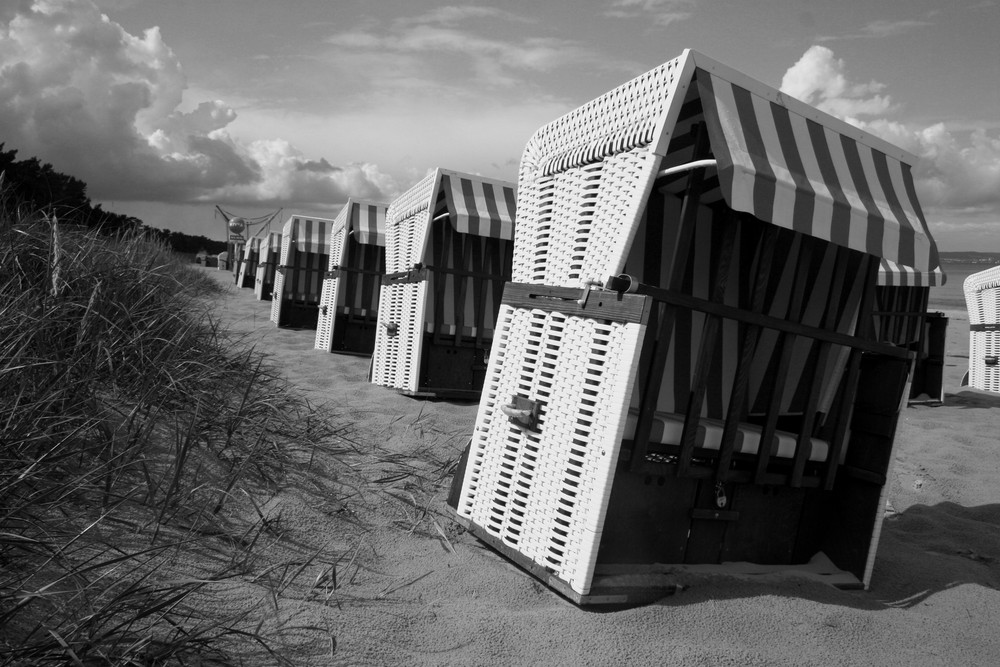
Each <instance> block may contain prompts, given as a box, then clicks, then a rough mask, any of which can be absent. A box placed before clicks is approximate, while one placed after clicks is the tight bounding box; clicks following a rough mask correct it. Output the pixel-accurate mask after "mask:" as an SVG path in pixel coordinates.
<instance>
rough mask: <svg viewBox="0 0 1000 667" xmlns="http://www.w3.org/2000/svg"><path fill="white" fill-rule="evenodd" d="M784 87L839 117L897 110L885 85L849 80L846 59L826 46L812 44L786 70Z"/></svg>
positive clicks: (792, 94) (782, 88)
mask: <svg viewBox="0 0 1000 667" xmlns="http://www.w3.org/2000/svg"><path fill="white" fill-rule="evenodd" d="M781 90H782V92H785V93H788V94H789V95H791V96H792V97H796V98H798V99H800V100H802V101H803V102H807V103H809V104H811V105H813V106H815V107H816V108H818V109H821V110H823V111H826V112H827V113H829V114H831V115H834V116H837V117H840V118H852V119H856V118H859V117H862V116H881V115H884V114H886V113H889V112H891V111H894V110H895V109H894V107H893V104H892V100H891V99H890V97H889V96H888V95H883V94H882V91H884V90H885V85H883V84H881V83H878V82H877V81H869V82H868V83H853V82H851V81H849V79H848V77H847V71H846V67H845V65H844V61H843V60H840V59H838V58H836V57H835V56H834V55H833V51H831V50H830V49H828V48H827V47H825V46H811V47H809V49H808V50H807V51H806V52H805V54H804V55H803V56H802V57H801V58H799V60H798V62H796V63H795V64H794V65H792V66H791V67H790V68H789V69H788V71H786V72H785V75H784V76H783V77H782V79H781Z"/></svg>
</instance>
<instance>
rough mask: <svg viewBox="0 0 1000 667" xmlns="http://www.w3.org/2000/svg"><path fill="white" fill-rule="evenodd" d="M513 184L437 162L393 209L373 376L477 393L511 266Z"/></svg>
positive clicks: (394, 383)
mask: <svg viewBox="0 0 1000 667" xmlns="http://www.w3.org/2000/svg"><path fill="white" fill-rule="evenodd" d="M514 207H515V190H514V185H513V184H512V183H507V182H505V181H497V180H493V179H488V178H482V177H479V176H473V175H471V174H463V173H459V172H455V171H449V170H446V169H437V170H435V171H434V172H433V173H431V174H429V175H428V176H427V177H426V178H424V179H423V180H422V181H420V182H419V183H417V184H416V185H415V186H413V187H412V188H410V189H409V190H407V191H406V192H404V193H403V194H402V195H400V196H399V197H398V198H397V199H396V200H395V201H393V202H392V204H391V205H390V206H389V211H388V213H387V216H386V275H385V278H384V279H383V282H382V292H381V298H380V300H379V312H378V328H377V331H376V337H375V351H374V354H373V355H372V374H371V380H372V382H373V383H375V384H379V385H382V386H386V387H392V388H395V389H397V390H398V391H400V392H402V393H405V394H408V395H411V396H428V397H429V396H436V397H454V398H477V397H478V396H479V393H480V391H481V389H482V383H483V378H484V376H485V370H486V358H487V357H488V355H489V349H490V345H491V344H492V341H493V336H494V329H495V328H496V315H497V309H498V308H499V307H500V299H501V296H502V294H503V287H504V284H505V282H506V281H507V280H509V279H510V275H511V257H512V252H513V240H512V239H513V236H514Z"/></svg>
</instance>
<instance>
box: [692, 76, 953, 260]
mask: <svg viewBox="0 0 1000 667" xmlns="http://www.w3.org/2000/svg"><path fill="white" fill-rule="evenodd" d="M717 71H718V70H717V69H716V68H713V71H711V72H710V71H708V70H706V69H702V68H700V67H699V68H697V69H696V70H695V80H696V82H697V86H698V91H699V94H700V97H701V101H702V106H703V108H704V113H705V120H706V123H707V126H708V131H709V139H710V142H711V146H712V151H713V153H714V154H715V158H716V159H717V160H718V167H719V180H720V183H721V188H722V193H723V197H724V198H725V200H726V202H727V203H728V204H729V206H730V207H731V208H733V209H735V210H738V211H745V212H748V213H751V214H753V215H754V216H755V217H757V218H760V219H761V220H764V221H766V222H770V223H772V224H775V225H779V226H781V227H787V228H789V229H794V230H796V231H799V232H803V233H806V234H810V235H812V236H815V237H818V238H821V239H824V240H827V241H831V242H833V243H836V244H837V245H841V246H846V247H848V248H852V249H855V250H860V251H862V252H866V253H870V254H874V255H876V256H878V257H882V258H885V259H888V260H890V261H892V262H894V263H896V264H900V265H904V266H908V267H913V268H914V269H916V270H918V271H930V270H931V269H932V267H936V266H939V264H940V262H939V261H938V257H937V248H936V246H935V245H934V241H933V240H932V238H931V235H930V233H929V231H928V227H927V222H926V220H925V219H924V216H923V212H922V211H921V208H920V203H919V202H918V201H917V196H916V193H915V191H914V187H913V176H912V174H911V173H910V165H909V164H906V163H905V162H903V161H902V160H900V159H898V158H897V157H895V156H892V155H889V154H887V152H885V151H884V150H880V149H879V148H874V147H873V146H882V147H886V146H887V145H886V144H884V142H881V141H880V140H878V139H876V138H875V137H873V136H871V135H869V134H867V133H865V132H864V131H862V130H860V129H855V128H849V126H846V125H845V124H843V123H840V122H839V121H836V119H833V118H832V117H829V116H826V115H825V114H822V113H821V112H818V111H816V110H815V109H812V108H811V107H807V106H806V105H804V104H802V103H799V102H797V101H796V100H792V99H788V98H786V97H784V96H783V95H782V94H781V93H778V92H777V91H774V90H772V89H769V88H767V87H766V86H763V84H758V85H753V84H755V83H756V82H753V84H752V83H747V85H748V86H752V87H753V88H754V90H751V89H749V88H747V87H743V86H740V85H736V84H734V83H732V82H731V81H729V80H727V79H726V78H723V77H721V76H718V75H717V74H716V72H717ZM733 78H735V77H733ZM744 78H745V77H744ZM741 82H742V80H741ZM757 88H759V89H760V90H756V89H757ZM848 133H849V134H848ZM886 150H889V148H886ZM898 153H902V151H898Z"/></svg>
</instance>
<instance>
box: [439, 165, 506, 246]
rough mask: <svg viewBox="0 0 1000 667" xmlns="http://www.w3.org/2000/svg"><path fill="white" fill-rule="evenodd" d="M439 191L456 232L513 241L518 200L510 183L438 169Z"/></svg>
mask: <svg viewBox="0 0 1000 667" xmlns="http://www.w3.org/2000/svg"><path fill="white" fill-rule="evenodd" d="M441 190H443V191H444V194H445V202H446V203H447V206H448V212H449V213H451V223H452V225H454V227H455V229H456V231H459V232H462V233H465V234H475V235H477V236H488V237H491V238H501V239H507V240H508V241H509V240H511V239H513V238H514V212H515V209H516V199H517V198H516V196H515V186H514V184H513V183H507V182H506V181H497V180H492V179H486V178H482V177H479V176H472V175H471V174H460V173H458V172H450V171H445V170H441Z"/></svg>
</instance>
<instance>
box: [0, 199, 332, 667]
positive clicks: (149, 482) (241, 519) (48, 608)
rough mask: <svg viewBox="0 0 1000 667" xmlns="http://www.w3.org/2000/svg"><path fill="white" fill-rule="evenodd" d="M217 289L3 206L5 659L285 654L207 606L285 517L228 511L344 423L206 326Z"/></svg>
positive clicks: (1, 633) (276, 480)
mask: <svg viewBox="0 0 1000 667" xmlns="http://www.w3.org/2000/svg"><path fill="white" fill-rule="evenodd" d="M7 203H8V204H9V202H7ZM0 208H3V209H5V210H15V211H16V210H17V207H14V206H9V205H8V206H3V207H0ZM218 289H219V288H218V284H217V283H216V282H215V281H213V280H212V279H211V278H209V277H207V276H205V275H204V273H203V272H202V271H200V270H198V269H196V268H194V267H191V266H189V265H185V264H184V263H182V262H181V261H180V260H179V259H178V258H176V257H175V256H174V255H173V254H171V253H170V251H169V250H168V249H167V248H166V247H165V246H164V245H162V244H160V243H157V242H153V241H150V240H148V239H146V238H144V237H142V236H140V235H132V236H126V237H121V238H112V239H109V238H106V237H101V236H98V235H97V234H96V233H94V232H90V231H87V230H84V229H80V228H73V227H72V226H68V225H64V224H61V223H60V222H59V221H58V220H56V219H55V218H52V217H49V216H46V215H44V214H42V213H37V212H30V213H26V212H24V211H23V210H22V211H21V212H20V213H15V214H13V215H7V216H5V217H4V218H3V219H0V664H35V663H47V662H53V663H60V664H72V665H95V664H109V665H111V664H123V665H124V664H128V665H131V664H184V663H185V662H186V661H188V659H190V658H194V657H195V656H197V658H196V660H195V662H196V664H230V663H232V662H235V661H236V659H235V658H234V657H233V656H234V655H236V654H235V653H233V651H234V650H235V651H236V652H237V653H243V652H245V651H246V647H248V646H255V647H257V649H259V651H260V652H262V653H263V654H265V655H268V654H270V655H271V656H272V657H274V658H275V660H277V661H279V662H280V659H279V658H278V656H277V654H276V653H274V652H273V650H272V649H271V641H272V638H270V637H268V636H267V635H266V632H265V631H264V630H262V629H261V628H262V627H263V624H261V623H260V622H258V621H253V620H252V619H251V617H252V616H253V614H254V609H253V607H252V606H251V607H250V608H248V609H245V610H243V611H241V612H239V613H238V614H229V615H227V614H219V613H212V612H210V611H206V610H211V609H212V608H213V607H212V599H213V596H214V595H216V590H217V589H218V587H220V586H225V585H227V583H228V582H231V581H233V580H234V579H236V578H239V577H244V578H245V577H246V576H247V575H248V573H250V574H252V573H253V570H254V568H255V567H256V565H255V564H256V563H257V562H258V558H257V551H259V550H260V549H262V548H264V545H265V544H268V543H269V542H270V541H271V539H272V537H273V536H272V534H271V533H272V532H273V531H274V530H275V526H274V525H273V520H272V519H269V518H268V517H265V516H264V515H263V514H260V516H256V515H255V514H254V513H251V512H246V511H236V510H235V509H234V508H235V507H236V506H239V507H243V508H245V507H246V506H247V501H248V500H249V502H250V504H253V498H254V496H256V495H259V494H263V493H266V492H267V490H268V489H272V490H273V489H275V488H277V487H278V486H279V485H282V484H285V483H288V481H289V480H290V479H291V478H293V477H294V476H296V475H305V474H306V471H307V468H308V466H309V465H310V463H311V461H312V458H313V455H314V452H313V449H314V448H315V447H320V446H322V447H331V446H337V445H335V444H333V445H331V443H336V442H337V436H338V432H337V428H336V427H335V426H334V425H332V424H330V423H328V421H327V420H326V419H325V418H324V417H323V416H322V415H319V414H317V413H316V412H315V411H314V410H312V409H311V408H310V406H308V405H307V404H306V403H305V402H304V401H302V400H300V399H299V398H297V397H296V396H295V395H294V394H293V393H292V392H291V391H290V390H289V388H288V386H287V385H286V384H285V383H284V382H283V381H282V380H281V379H280V378H279V377H278V376H277V375H276V374H275V373H273V372H272V371H270V370H269V369H268V368H267V367H266V366H265V365H263V364H262V363H261V362H260V360H259V356H258V355H256V354H255V353H254V351H253V350H252V349H246V348H245V347H241V346H240V345H238V344H233V342H232V341H229V340H226V339H225V337H224V336H223V335H222V333H221V332H220V331H219V330H218V327H217V325H213V324H212V322H211V319H210V318H208V316H207V314H206V308H205V305H204V303H203V302H202V301H201V300H200V299H201V297H203V296H205V295H207V294H210V293H211V292H213V291H217V290H218ZM328 476H329V475H328V473H327V477H328ZM254 506H256V505H254ZM300 573H301V572H297V571H292V573H291V574H294V575H295V576H298V574H300ZM289 576H291V575H289ZM258 578H261V577H258ZM234 647H238V648H235V649H234Z"/></svg>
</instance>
